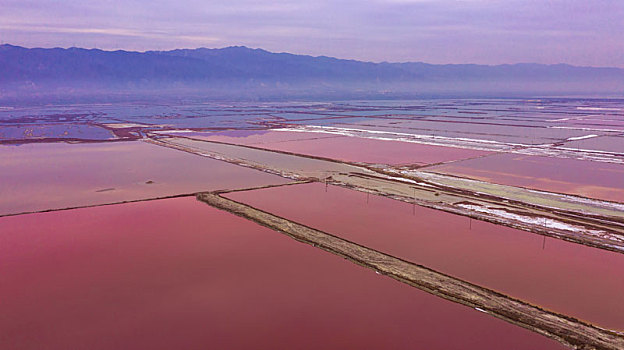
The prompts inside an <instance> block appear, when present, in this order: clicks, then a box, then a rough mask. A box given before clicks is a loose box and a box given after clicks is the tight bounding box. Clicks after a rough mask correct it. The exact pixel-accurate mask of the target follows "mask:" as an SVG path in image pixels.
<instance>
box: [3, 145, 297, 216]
mask: <svg viewBox="0 0 624 350" xmlns="http://www.w3.org/2000/svg"><path fill="white" fill-rule="evenodd" d="M0 167H1V169H2V171H0V215H2V214H12V213H21V212H28V211H39V210H46V209H60V208H67V207H77V206H86V205H94V204H105V203H114V202H120V201H128V200H137V199H146V198H155V197H163V196H171V195H178V194H184V193H194V192H201V191H211V190H217V189H235V188H247V187H255V186H262V185H270V184H283V183H286V182H288V180H286V179H284V178H281V177H278V176H275V175H270V174H267V173H263V172H261V171H257V170H252V169H249V168H243V167H239V166H235V165H232V164H228V163H225V162H221V161H218V160H213V159H209V158H205V157H201V156H198V155H194V154H190V153H186V152H182V151H178V150H173V149H170V148H166V147H160V146H155V145H151V144H148V143H145V142H139V141H135V142H113V143H99V144H66V143H54V144H34V145H21V146H0Z"/></svg>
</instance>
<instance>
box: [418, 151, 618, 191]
mask: <svg viewBox="0 0 624 350" xmlns="http://www.w3.org/2000/svg"><path fill="white" fill-rule="evenodd" d="M427 171H431V172H435V173H440V174H449V175H455V176H461V177H468V178H472V179H476V180H482V181H487V182H494V183H498V184H503V185H510V186H520V187H526V188H532V189H536V190H543V191H551V192H559V193H567V194H574V195H579V196H584V197H589V198H596V199H602V200H608V201H615V202H624V165H622V164H613V163H604V162H592V161H586V160H577V159H567V158H550V157H541V156H526V155H519V154H511V153H506V154H496V155H492V156H488V157H483V158H478V159H469V160H464V161H460V162H456V163H452V164H442V165H437V166H433V167H430V168H427Z"/></svg>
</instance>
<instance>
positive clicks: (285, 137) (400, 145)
mask: <svg viewBox="0 0 624 350" xmlns="http://www.w3.org/2000/svg"><path fill="white" fill-rule="evenodd" d="M184 136H186V135H184ZM191 137H192V138H195V139H201V140H206V141H218V142H224V143H231V144H237V145H246V146H253V147H259V148H263V149H269V150H274V151H282V152H291V153H297V154H303V155H308V156H316V157H323V158H330V159H336V160H341V161H347V162H361V163H375V164H393V165H397V164H417V165H425V164H433V163H441V162H448V161H454V160H460V159H467V158H474V157H480V156H483V155H487V154H492V152H486V151H477V150H470V149H461V148H453V147H443V146H431V145H423V144H417V143H410V142H401V141H390V140H388V141H387V140H375V139H366V138H359V137H349V136H337V135H332V134H324V133H310V132H292V131H253V132H250V131H238V132H234V131H230V132H221V133H214V134H212V135H209V136H191Z"/></svg>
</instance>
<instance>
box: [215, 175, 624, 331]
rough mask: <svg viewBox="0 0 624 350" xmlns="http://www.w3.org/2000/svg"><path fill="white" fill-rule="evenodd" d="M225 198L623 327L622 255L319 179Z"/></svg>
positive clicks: (544, 304)
mask: <svg viewBox="0 0 624 350" xmlns="http://www.w3.org/2000/svg"><path fill="white" fill-rule="evenodd" d="M226 196H227V197H228V198H231V199H234V200H237V201H241V202H243V203H246V204H249V205H252V206H254V207H256V208H259V209H261V210H264V211H267V212H270V213H274V214H276V215H279V216H281V217H284V218H287V219H291V220H293V221H295V222H298V223H302V224H304V225H308V226H310V227H314V228H317V229H320V230H323V231H325V232H329V233H332V234H334V235H337V236H339V237H343V238H346V239H348V240H350V241H353V242H356V243H359V244H362V245H364V246H367V247H370V248H373V249H376V250H379V251H382V252H385V253H388V254H391V255H393V256H396V257H399V258H402V259H406V260H408V261H411V262H414V263H417V264H422V265H424V266H427V267H429V268H432V269H434V270H437V271H440V272H443V273H446V274H449V275H452V276H455V277H457V278H460V279H463V280H467V281H469V282H472V283H475V284H478V285H481V286H484V287H487V288H491V289H494V290H497V291H500V292H502V293H504V294H507V295H510V296H513V297H515V298H519V299H521V300H525V301H528V302H530V303H532V304H534V305H539V306H541V307H544V308H546V309H550V310H554V311H556V312H560V313H563V314H566V315H569V316H573V317H576V318H579V319H583V320H586V321H588V322H591V323H594V324H597V325H600V326H602V327H606V328H610V329H618V330H624V293H623V291H624V274H622V271H624V254H618V253H614V252H609V251H603V250H600V249H595V248H590V247H586V246H583V245H579V244H573V243H569V242H565V241H561V240H557V239H552V238H544V237H543V236H539V235H535V234H532V233H529V232H525V231H520V230H516V229H512V228H508V227H504V226H498V225H494V224H491V223H487V222H482V221H476V220H470V219H469V218H467V217H463V216H459V215H454V214H450V213H446V212H442V211H437V210H433V209H427V208H423V207H419V206H416V207H414V206H413V205H411V204H409V203H404V202H400V201H396V200H392V199H388V198H385V197H378V196H372V195H370V196H368V195H367V194H365V193H361V192H356V191H352V190H348V189H344V188H340V187H334V186H329V188H328V190H327V192H326V191H325V185H323V184H316V183H315V184H304V185H294V186H284V187H279V188H272V189H262V190H254V191H246V192H235V193H229V194H227V195H226ZM471 221H472V222H471Z"/></svg>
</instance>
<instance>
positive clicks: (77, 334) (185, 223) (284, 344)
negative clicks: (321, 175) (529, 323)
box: [0, 197, 563, 349]
mask: <svg viewBox="0 0 624 350" xmlns="http://www.w3.org/2000/svg"><path fill="white" fill-rule="evenodd" d="M0 232H1V233H2V234H1V235H0V275H2V284H0V296H1V297H0V307H1V309H2V313H0V347H1V348H3V349H17V348H19V349H42V348H45V349H121V348H125V349H174V348H180V349H210V348H213V349H253V348H255V349H258V348H263V349H362V348H368V349H398V348H403V349H414V348H420V349H562V348H563V347H562V346H560V345H559V343H556V342H555V341H553V340H550V339H547V338H545V337H543V336H541V335H539V334H537V333H532V332H530V331H528V330H525V329H523V328H520V327H517V326H514V325H511V324H509V323H506V322H504V321H501V320H499V319H496V318H494V317H491V316H489V315H487V314H485V313H482V312H478V311H476V310H473V309H471V308H469V307H465V306H462V305H460V304H455V303H452V302H450V301H446V300H443V299H441V298H438V297H435V296H432V295H430V294H427V293H425V292H422V291H420V290H418V289H416V288H413V287H411V286H408V285H406V284H403V283H400V282H397V281H395V280H393V279H391V278H389V277H386V276H382V275H377V274H376V273H375V272H374V271H372V270H369V269H367V268H364V267H361V266H358V265H356V264H354V263H351V262H350V261H347V260H345V259H343V258H341V257H338V256H335V255H333V254H330V253H327V252H325V251H322V250H320V249H317V248H314V247H312V246H310V245H307V244H303V243H299V242H297V241H295V240H293V239H291V238H289V237H287V236H285V235H283V234H281V233H278V232H275V231H272V230H270V229H268V228H265V227H263V226H260V225H257V224H255V223H253V222H251V221H248V220H245V219H243V218H240V217H237V216H234V215H232V214H229V213H227V212H223V211H219V210H217V209H214V208H212V207H210V206H208V205H207V204H204V203H202V202H199V201H197V200H196V199H195V198H194V197H184V198H176V199H166V200H155V201H147V202H136V203H127V204H118V205H110V206H101V207H92V208H82V209H73V210H65V211H57V212H48V213H36V214H24V215H18V216H10V217H3V218H0Z"/></svg>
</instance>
